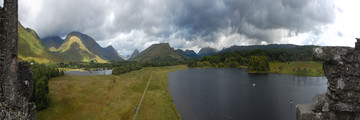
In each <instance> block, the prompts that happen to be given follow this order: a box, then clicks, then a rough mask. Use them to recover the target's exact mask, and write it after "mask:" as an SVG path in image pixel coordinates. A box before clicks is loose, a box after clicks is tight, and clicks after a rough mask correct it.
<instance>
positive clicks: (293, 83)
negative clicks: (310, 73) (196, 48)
mask: <svg viewBox="0 0 360 120" xmlns="http://www.w3.org/2000/svg"><path fill="white" fill-rule="evenodd" d="M326 82H327V79H326V78H325V77H305V76H293V75H285V74H248V73H246V72H245V69H188V70H179V71H176V72H173V73H170V74H169V86H168V88H169V91H170V93H171V95H172V96H173V98H174V103H175V105H176V108H177V110H178V111H179V112H180V115H181V117H182V119H184V120H194V119H200V120H223V119H228V120H232V119H234V120H239V119H250V120H269V119H273V120H293V119H295V117H296V116H295V105H296V104H302V103H310V102H311V101H312V97H313V96H314V95H315V94H320V93H324V92H325V91H326V87H327V85H326ZM253 84H256V86H255V87H254V86H253ZM291 101H293V103H292V104H291Z"/></svg>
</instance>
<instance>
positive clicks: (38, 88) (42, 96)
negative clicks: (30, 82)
mask: <svg viewBox="0 0 360 120" xmlns="http://www.w3.org/2000/svg"><path fill="white" fill-rule="evenodd" d="M47 81H48V78H47V77H46V76H43V77H41V78H40V79H39V80H37V81H36V84H35V104H36V108H37V109H38V110H42V109H45V108H47V106H48V104H49V98H48V89H49V88H48V86H47V84H46V83H47Z"/></svg>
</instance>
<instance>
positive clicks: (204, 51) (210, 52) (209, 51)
mask: <svg viewBox="0 0 360 120" xmlns="http://www.w3.org/2000/svg"><path fill="white" fill-rule="evenodd" d="M218 52H219V51H218V50H216V49H215V48H210V47H206V48H201V50H200V51H199V53H198V55H199V56H200V57H202V56H206V55H213V54H216V53H218Z"/></svg>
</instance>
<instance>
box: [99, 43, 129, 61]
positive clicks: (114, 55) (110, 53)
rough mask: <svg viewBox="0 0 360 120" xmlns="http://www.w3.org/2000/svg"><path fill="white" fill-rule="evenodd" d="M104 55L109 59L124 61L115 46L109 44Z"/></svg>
mask: <svg viewBox="0 0 360 120" xmlns="http://www.w3.org/2000/svg"><path fill="white" fill-rule="evenodd" d="M103 52H104V56H105V57H106V59H107V60H108V61H112V62H118V61H124V59H123V58H122V57H121V56H120V54H119V53H118V52H117V51H116V50H115V49H114V47H113V46H111V45H109V46H108V47H106V48H103Z"/></svg>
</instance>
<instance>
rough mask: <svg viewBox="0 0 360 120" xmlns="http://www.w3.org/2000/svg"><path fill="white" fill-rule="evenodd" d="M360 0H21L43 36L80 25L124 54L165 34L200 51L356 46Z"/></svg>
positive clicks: (24, 14)
mask: <svg viewBox="0 0 360 120" xmlns="http://www.w3.org/2000/svg"><path fill="white" fill-rule="evenodd" d="M0 1H1V2H2V0H0ZM359 5H360V1H359V0H19V20H20V22H21V23H22V24H23V26H25V27H29V28H32V29H34V30H35V31H36V32H37V33H38V34H39V36H40V37H41V38H44V37H47V36H54V35H57V36H61V37H65V36H66V34H67V33H69V32H71V31H79V32H82V33H85V34H88V35H89V36H91V37H93V38H94V39H95V40H96V41H97V42H98V43H99V44H100V45H101V46H103V47H105V46H108V45H112V46H113V47H114V48H115V49H116V50H118V52H119V53H120V54H121V55H127V54H130V52H131V51H132V50H133V49H139V50H140V51H142V50H144V49H145V48H147V47H148V46H150V45H151V44H154V43H161V42H169V43H170V45H171V46H172V47H174V48H180V49H183V50H185V49H192V50H195V51H199V50H200V48H202V47H207V46H210V47H214V48H216V49H219V50H220V49H222V48H223V47H229V46H232V45H254V44H272V43H275V44H277V43H291V44H298V45H308V44H315V45H329V46H334V45H337V46H352V47H353V46H354V42H355V41H356V40H355V39H354V38H355V37H360V32H359V31H360V30H359V29H360V16H359V15H358V14H359V13H358V12H359V11H360V9H359V8H360V7H358V6H359Z"/></svg>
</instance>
